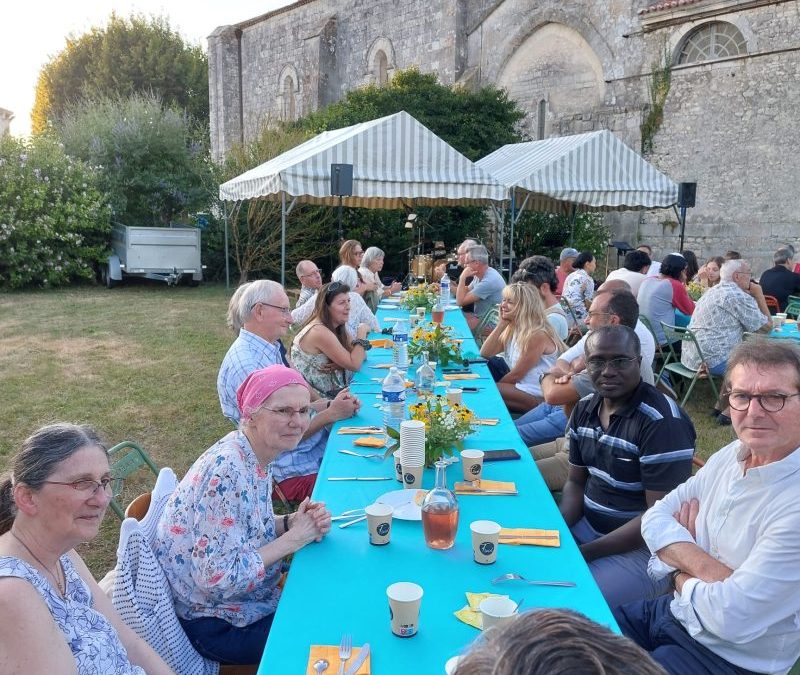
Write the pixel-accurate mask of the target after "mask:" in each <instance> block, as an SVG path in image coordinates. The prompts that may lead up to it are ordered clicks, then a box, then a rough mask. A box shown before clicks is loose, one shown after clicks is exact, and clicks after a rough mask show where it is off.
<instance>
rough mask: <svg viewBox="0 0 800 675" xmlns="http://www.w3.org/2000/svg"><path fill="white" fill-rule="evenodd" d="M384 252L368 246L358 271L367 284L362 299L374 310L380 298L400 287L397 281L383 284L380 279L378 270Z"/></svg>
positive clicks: (382, 260) (380, 268) (380, 267)
mask: <svg viewBox="0 0 800 675" xmlns="http://www.w3.org/2000/svg"><path fill="white" fill-rule="evenodd" d="M384 257H385V254H384V252H383V251H382V250H381V249H379V248H378V247H377V246H370V247H369V248H368V249H367V250H366V251H364V258H363V259H362V260H361V267H359V268H358V272H359V274H360V275H361V278H362V280H363V281H364V283H365V284H366V286H367V291H366V293H365V294H364V300H365V301H366V303H367V305H368V306H369V308H370V309H371V310H372V311H373V312H375V311H376V310H377V307H378V303H379V302H380V301H381V299H383V298H386V297H388V296H390V295H391V294H392V293H396V292H397V291H399V290H400V289H401V288H402V284H401V283H400V282H399V281H393V282H392V284H391V285H390V286H384V285H383V281H381V275H380V271H381V270H382V269H383V262H384Z"/></svg>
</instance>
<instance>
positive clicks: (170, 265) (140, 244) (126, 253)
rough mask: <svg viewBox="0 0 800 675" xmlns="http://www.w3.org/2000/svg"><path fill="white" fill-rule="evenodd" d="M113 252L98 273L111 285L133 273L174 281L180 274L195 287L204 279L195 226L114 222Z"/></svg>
mask: <svg viewBox="0 0 800 675" xmlns="http://www.w3.org/2000/svg"><path fill="white" fill-rule="evenodd" d="M111 248H112V249H113V251H114V252H113V254H112V255H110V256H109V257H108V262H107V263H105V264H103V265H101V268H100V275H101V278H102V280H103V283H105V285H106V286H108V287H109V288H111V287H112V286H114V285H115V284H116V283H118V282H120V281H122V280H123V279H124V278H125V277H130V276H135V277H144V278H146V279H155V280H157V281H165V282H166V283H167V284H168V285H172V284H177V283H178V282H179V281H180V280H181V279H182V278H183V277H191V278H190V279H189V283H190V284H192V285H193V286H196V285H197V284H198V283H200V281H202V279H203V266H202V265H201V263H200V230H199V229H197V228H195V227H136V226H131V225H115V226H114V228H113V229H112V232H111Z"/></svg>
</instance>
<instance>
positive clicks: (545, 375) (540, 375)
mask: <svg viewBox="0 0 800 675" xmlns="http://www.w3.org/2000/svg"><path fill="white" fill-rule="evenodd" d="M552 374H553V373H550V372H544V373H539V386H540V387H541V386H542V381H543V380H544V378H546V377H547V376H548V375H552Z"/></svg>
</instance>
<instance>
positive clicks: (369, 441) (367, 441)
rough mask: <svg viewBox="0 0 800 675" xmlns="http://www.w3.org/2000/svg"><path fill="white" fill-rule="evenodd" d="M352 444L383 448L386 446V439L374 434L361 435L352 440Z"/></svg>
mask: <svg viewBox="0 0 800 675" xmlns="http://www.w3.org/2000/svg"><path fill="white" fill-rule="evenodd" d="M353 445H360V446H362V447H365V448H383V447H385V446H386V439H385V438H375V437H374V436H362V437H361V438H357V439H356V440H354V441H353Z"/></svg>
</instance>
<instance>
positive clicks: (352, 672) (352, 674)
mask: <svg viewBox="0 0 800 675" xmlns="http://www.w3.org/2000/svg"><path fill="white" fill-rule="evenodd" d="M368 656H369V642H365V643H364V646H363V647H362V648H361V651H360V652H358V656H356V660H355V661H353V663H351V664H350V667H349V668H348V669H347V672H346V673H345V675H356V673H357V672H358V669H359V668H361V665H362V664H363V663H364V661H366V660H367V657H368Z"/></svg>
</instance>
